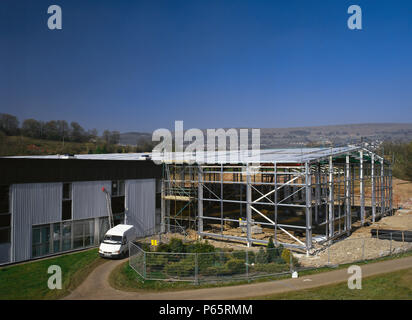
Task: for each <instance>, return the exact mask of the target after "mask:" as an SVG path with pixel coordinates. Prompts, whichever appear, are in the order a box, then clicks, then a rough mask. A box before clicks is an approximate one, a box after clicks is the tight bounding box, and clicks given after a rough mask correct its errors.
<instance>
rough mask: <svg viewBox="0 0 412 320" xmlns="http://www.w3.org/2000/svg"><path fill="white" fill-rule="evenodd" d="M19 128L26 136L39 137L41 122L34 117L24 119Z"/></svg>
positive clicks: (40, 134)
mask: <svg viewBox="0 0 412 320" xmlns="http://www.w3.org/2000/svg"><path fill="white" fill-rule="evenodd" d="M21 129H22V132H23V135H25V136H26V137H32V138H41V136H42V123H41V122H40V121H37V120H36V119H26V120H24V121H23V124H22V127H21Z"/></svg>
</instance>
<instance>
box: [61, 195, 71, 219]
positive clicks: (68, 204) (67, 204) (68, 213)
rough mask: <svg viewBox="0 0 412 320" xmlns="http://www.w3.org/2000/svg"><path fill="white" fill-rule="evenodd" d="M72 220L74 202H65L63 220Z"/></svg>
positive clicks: (63, 204)
mask: <svg viewBox="0 0 412 320" xmlns="http://www.w3.org/2000/svg"><path fill="white" fill-rule="evenodd" d="M71 219H72V201H71V200H63V203H62V220H63V221H64V220H71Z"/></svg>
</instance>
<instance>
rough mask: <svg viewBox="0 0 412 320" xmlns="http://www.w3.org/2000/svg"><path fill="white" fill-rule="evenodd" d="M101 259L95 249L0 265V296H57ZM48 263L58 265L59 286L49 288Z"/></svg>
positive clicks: (88, 271) (87, 272)
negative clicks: (60, 281) (52, 288)
mask: <svg viewBox="0 0 412 320" xmlns="http://www.w3.org/2000/svg"><path fill="white" fill-rule="evenodd" d="M104 261H105V260H103V259H101V258H100V257H99V256H98V253H97V249H91V250H87V251H82V252H76V253H71V254H66V255H63V256H58V257H55V258H50V259H44V260H38V261H33V262H28V263H24V264H19V265H15V266H9V267H3V268H0V299H1V300H4V299H10V300H20V299H27V300H32V299H59V298H62V297H64V296H66V295H67V294H69V293H70V291H72V290H73V289H74V288H76V287H77V286H78V285H79V284H80V283H81V282H82V281H83V280H84V279H85V278H86V277H87V275H88V274H89V273H90V272H91V271H92V270H93V269H94V268H95V267H96V266H98V265H99V264H101V263H103V262H104ZM50 265H58V266H60V267H61V269H62V289H61V290H58V289H55V290H50V289H49V288H48V286H47V280H48V279H49V277H50V276H51V274H48V273H47V269H48V268H49V266H50Z"/></svg>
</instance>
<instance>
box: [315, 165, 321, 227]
mask: <svg viewBox="0 0 412 320" xmlns="http://www.w3.org/2000/svg"><path fill="white" fill-rule="evenodd" d="M315 199H316V200H315V223H316V224H318V223H319V205H320V203H321V201H320V163H318V165H317V166H316V175H315Z"/></svg>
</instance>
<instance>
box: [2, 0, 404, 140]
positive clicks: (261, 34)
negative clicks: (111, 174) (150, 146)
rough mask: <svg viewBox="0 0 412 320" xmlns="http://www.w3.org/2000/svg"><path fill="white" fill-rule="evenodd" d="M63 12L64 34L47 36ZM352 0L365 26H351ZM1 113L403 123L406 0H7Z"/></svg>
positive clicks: (221, 122) (83, 118)
mask: <svg viewBox="0 0 412 320" xmlns="http://www.w3.org/2000/svg"><path fill="white" fill-rule="evenodd" d="M51 4H58V5H60V6H61V7H62V11H63V29H62V30H59V31H51V30H49V29H48V28H47V19H48V14H47V8H48V6H49V5H51ZM351 4H358V5H360V6H361V8H362V11H363V30H361V31H351V30H349V29H348V28H347V19H348V17H349V15H348V14H347V8H348V7H349V5H351ZM0 38H1V50H0V61H1V63H0V112H7V113H12V114H15V115H17V116H18V117H19V119H20V120H22V119H25V118H29V117H33V118H36V119H39V120H51V119H66V120H69V121H73V120H75V121H78V122H80V123H81V124H82V125H83V126H84V127H85V128H97V129H99V131H100V132H101V131H102V130H103V129H106V128H108V129H110V130H120V131H122V132H126V131H152V130H154V129H157V128H160V127H166V128H171V127H172V126H173V123H174V120H184V121H185V129H188V128H190V127H197V128H215V127H293V126H307V125H328V124H345V123H365V122H412V1H409V0H405V1H378V0H373V1H362V0H352V1H339V0H329V1H319V0H312V1H304V0H302V1H276V0H268V1H260V0H250V1H245V0H216V1H214V0H204V1H197V0H185V1H181V0H168V1H159V0H144V1H141V0H136V1H114V0H113V1H103V0H94V1H91V0H78V1H74V0H70V1H59V0H48V1H42V0H36V1H25V0H2V1H1V2H0Z"/></svg>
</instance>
